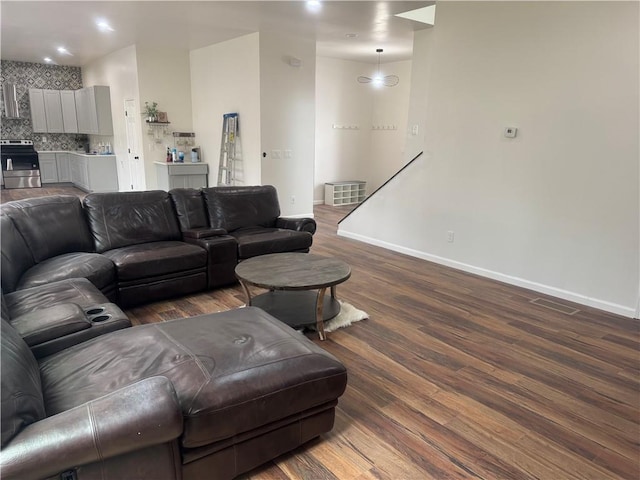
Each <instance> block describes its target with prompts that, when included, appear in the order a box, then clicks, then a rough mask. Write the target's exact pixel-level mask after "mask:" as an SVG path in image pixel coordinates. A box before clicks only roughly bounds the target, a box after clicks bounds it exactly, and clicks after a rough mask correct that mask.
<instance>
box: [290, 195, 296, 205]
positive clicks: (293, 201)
mask: <svg viewBox="0 0 640 480" xmlns="http://www.w3.org/2000/svg"><path fill="white" fill-rule="evenodd" d="M295 204H296V196H295V195H291V205H295Z"/></svg>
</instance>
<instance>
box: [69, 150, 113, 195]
mask: <svg viewBox="0 0 640 480" xmlns="http://www.w3.org/2000/svg"><path fill="white" fill-rule="evenodd" d="M68 155H69V169H70V172H71V182H72V183H73V184H74V185H75V186H76V187H78V188H80V189H82V190H84V191H85V192H90V193H91V192H117V191H118V169H117V166H116V156H115V155H84V154H79V153H69V154H68Z"/></svg>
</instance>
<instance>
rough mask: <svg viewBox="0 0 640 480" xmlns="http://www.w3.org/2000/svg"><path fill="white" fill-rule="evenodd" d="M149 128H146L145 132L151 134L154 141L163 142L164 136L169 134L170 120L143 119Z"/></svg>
mask: <svg viewBox="0 0 640 480" xmlns="http://www.w3.org/2000/svg"><path fill="white" fill-rule="evenodd" d="M145 123H146V124H147V126H148V127H149V130H147V134H148V135H150V136H153V139H154V141H155V142H156V143H163V140H164V137H165V136H167V135H169V125H170V124H171V123H170V122H149V121H148V120H147V121H145Z"/></svg>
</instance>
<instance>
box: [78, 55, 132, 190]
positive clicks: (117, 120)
mask: <svg viewBox="0 0 640 480" xmlns="http://www.w3.org/2000/svg"><path fill="white" fill-rule="evenodd" d="M82 84H83V85H84V86H87V87H90V86H94V85H108V86H109V93H110V96H111V117H112V119H113V137H101V136H97V135H91V136H90V141H91V144H92V146H93V145H94V144H96V143H98V142H110V143H111V146H112V148H113V151H114V153H115V154H116V158H117V165H118V184H119V188H120V190H121V191H124V190H128V188H127V187H128V185H129V184H130V178H129V170H128V168H127V167H126V166H124V165H125V164H126V161H127V131H126V125H125V117H124V101H125V99H131V98H132V99H135V100H136V102H137V103H138V104H139V103H140V100H139V94H138V67H137V61H136V47H135V45H131V46H129V47H125V48H122V49H120V50H118V51H116V52H113V53H111V54H109V55H105V56H104V57H101V58H99V59H98V60H95V61H93V62H91V63H89V64H87V65H84V66H83V67H82ZM136 135H137V136H138V138H137V141H138V145H142V130H141V129H138V131H137V132H136ZM143 158H144V154H143Z"/></svg>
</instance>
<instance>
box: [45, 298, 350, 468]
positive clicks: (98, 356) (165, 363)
mask: <svg viewBox="0 0 640 480" xmlns="http://www.w3.org/2000/svg"><path fill="white" fill-rule="evenodd" d="M40 375H41V379H42V391H43V397H44V403H45V405H46V406H47V415H55V414H56V413H58V412H64V411H66V410H69V409H71V408H74V407H76V406H78V405H82V404H83V403H85V402H88V401H90V400H93V399H96V398H99V397H102V396H104V395H107V394H109V392H112V391H114V390H116V389H119V388H122V387H125V386H127V385H131V384H133V383H135V382H137V381H139V380H141V379H144V378H148V377H152V376H164V377H166V378H168V379H169V380H170V382H171V383H172V384H173V386H174V388H175V391H176V394H177V397H178V401H179V403H180V407H181V410H182V414H183V418H184V430H183V433H182V435H181V436H180V438H179V446H180V454H181V461H182V469H183V478H184V479H192V478H208V479H212V478H213V479H229V478H233V477H235V476H237V475H239V474H241V473H243V472H246V471H248V470H251V469H252V468H254V467H256V466H258V465H260V464H262V463H264V462H266V461H268V460H270V459H272V458H275V457H277V456H278V455H281V454H282V453H284V452H287V451H289V450H292V449H294V448H296V447H297V446H299V445H301V444H303V443H305V442H307V441H308V440H310V439H312V438H314V437H316V436H318V435H320V434H321V433H323V432H327V431H329V430H331V428H332V427H333V420H334V408H335V405H336V404H337V399H338V397H340V396H341V395H342V393H343V392H344V390H345V388H346V384H347V372H346V369H345V367H344V366H343V365H342V364H341V363H340V362H339V361H338V360H336V359H335V358H334V357H333V356H331V355H330V354H329V353H327V352H325V351H324V350H322V349H321V348H320V347H318V346H317V345H315V344H314V343H313V342H311V341H309V340H308V339H307V338H305V337H304V336H302V335H300V334H299V333H297V332H296V331H294V330H293V329H291V328H289V327H288V326H286V325H284V324H282V323H281V322H280V321H278V320H276V319H275V318H273V317H271V316H270V315H268V314H267V313H265V312H264V311H262V310H260V309H257V308H252V307H248V308H242V309H237V310H232V311H229V312H222V313H216V314H210V315H202V316H199V317H193V318H186V319H180V320H174V321H171V322H166V323H161V324H151V325H143V326H138V327H133V328H129V329H126V330H122V331H118V332H114V333H111V334H109V335H105V336H102V337H100V338H98V339H95V340H92V341H89V342H85V343H83V344H80V345H77V346H75V347H72V348H69V349H67V350H64V351H62V352H60V353H58V354H56V355H53V356H51V357H48V358H45V359H44V360H42V361H41V362H40Z"/></svg>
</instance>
